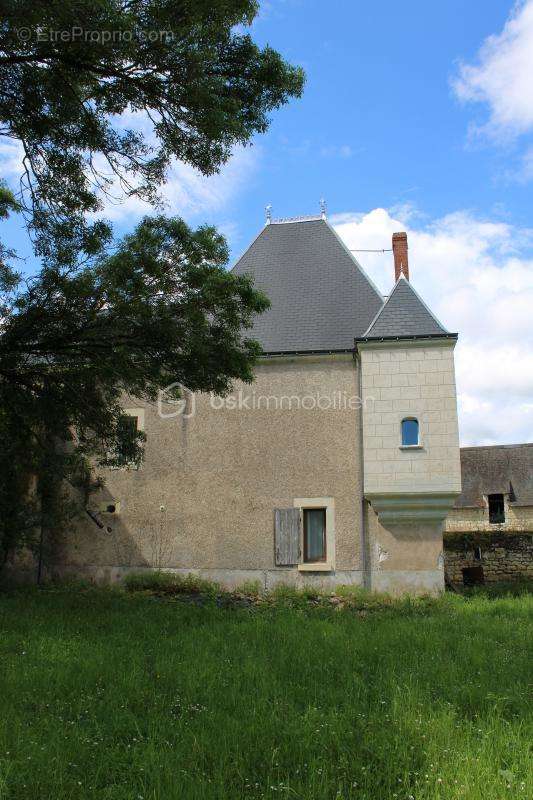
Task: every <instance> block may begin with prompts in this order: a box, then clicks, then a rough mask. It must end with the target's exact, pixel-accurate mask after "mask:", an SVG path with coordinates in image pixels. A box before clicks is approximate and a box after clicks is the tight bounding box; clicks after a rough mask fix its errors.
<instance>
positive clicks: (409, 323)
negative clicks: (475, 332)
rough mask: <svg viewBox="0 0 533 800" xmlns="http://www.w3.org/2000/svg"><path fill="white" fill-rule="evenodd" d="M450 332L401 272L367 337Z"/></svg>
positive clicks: (367, 331) (382, 337) (430, 334)
mask: <svg viewBox="0 0 533 800" xmlns="http://www.w3.org/2000/svg"><path fill="white" fill-rule="evenodd" d="M439 334H440V335H443V336H446V335H449V334H448V331H446V329H445V328H444V327H443V326H442V325H441V324H440V322H439V321H438V320H437V319H436V318H435V317H434V316H433V314H432V313H431V311H430V310H429V309H428V307H427V306H426V304H425V303H424V302H423V300H422V299H421V298H420V297H419V296H418V294H417V293H416V292H415V290H414V289H413V287H412V286H411V284H410V283H409V281H408V280H406V278H405V277H404V276H403V275H400V277H399V279H398V281H397V283H396V286H395V287H394V289H393V290H392V292H391V293H390V295H389V297H388V298H387V300H386V302H385V303H384V305H383V306H382V308H381V309H380V311H379V312H378V314H377V315H376V317H375V318H374V319H373V320H372V322H371V323H370V326H369V328H368V330H366V331H365V333H364V336H363V337H362V338H364V339H367V338H368V339H389V338H396V337H400V338H402V337H409V336H438V335H439Z"/></svg>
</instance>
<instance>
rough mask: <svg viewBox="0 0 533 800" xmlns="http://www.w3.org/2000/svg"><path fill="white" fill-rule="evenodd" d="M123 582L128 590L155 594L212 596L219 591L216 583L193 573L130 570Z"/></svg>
mask: <svg viewBox="0 0 533 800" xmlns="http://www.w3.org/2000/svg"><path fill="white" fill-rule="evenodd" d="M123 583H124V587H125V588H126V590H127V591H128V592H149V593H150V594H156V595H168V596H172V595H180V594H202V595H204V596H205V597H213V596H214V595H216V594H218V593H220V592H221V589H220V586H219V585H218V584H217V583H213V582H212V581H207V580H205V579H204V578H200V577H199V576H198V575H194V574H193V573H188V574H187V575H182V574H180V573H176V572H164V571H162V570H146V571H145V572H131V573H129V574H128V575H126V577H125V578H124V581H123Z"/></svg>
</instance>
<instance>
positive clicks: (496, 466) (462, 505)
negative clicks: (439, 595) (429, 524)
mask: <svg viewBox="0 0 533 800" xmlns="http://www.w3.org/2000/svg"><path fill="white" fill-rule="evenodd" d="M461 474H462V492H461V494H460V495H459V497H458V498H457V500H456V501H455V505H454V507H453V509H452V510H451V512H450V514H449V515H448V517H447V519H446V526H445V533H444V555H445V572H446V577H447V579H448V580H449V582H450V583H451V584H461V583H464V584H467V585H469V584H476V583H485V582H487V583H490V582H495V581H513V580H531V579H533V444H516V445H496V446H493V447H463V448H461Z"/></svg>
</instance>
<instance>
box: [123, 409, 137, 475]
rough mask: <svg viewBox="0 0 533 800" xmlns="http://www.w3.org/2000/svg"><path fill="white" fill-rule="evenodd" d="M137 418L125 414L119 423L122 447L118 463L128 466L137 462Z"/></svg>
mask: <svg viewBox="0 0 533 800" xmlns="http://www.w3.org/2000/svg"><path fill="white" fill-rule="evenodd" d="M137 430H138V426H137V417H134V416H131V415H130V414H124V415H123V416H122V417H121V418H120V420H119V423H118V432H119V435H120V446H119V452H118V463H119V464H120V465H122V466H126V465H128V464H131V463H132V462H134V461H135V458H136V455H137Z"/></svg>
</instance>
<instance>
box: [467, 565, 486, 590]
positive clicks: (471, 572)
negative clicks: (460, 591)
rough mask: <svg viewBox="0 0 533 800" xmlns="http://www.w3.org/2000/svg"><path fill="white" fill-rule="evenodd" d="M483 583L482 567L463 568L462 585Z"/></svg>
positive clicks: (479, 584)
mask: <svg viewBox="0 0 533 800" xmlns="http://www.w3.org/2000/svg"><path fill="white" fill-rule="evenodd" d="M484 583H485V575H484V574H483V567H464V568H463V586H482V585H483V584H484Z"/></svg>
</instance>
